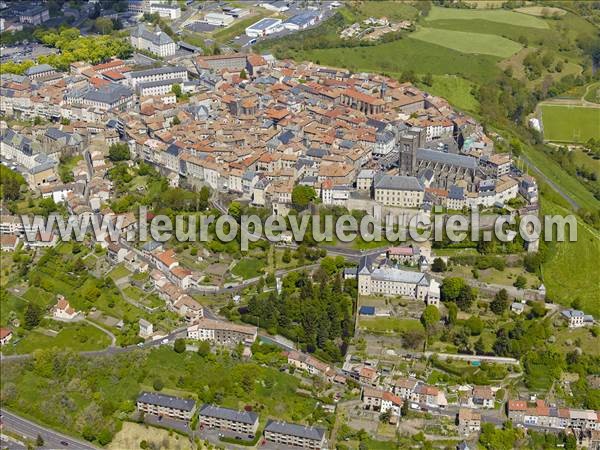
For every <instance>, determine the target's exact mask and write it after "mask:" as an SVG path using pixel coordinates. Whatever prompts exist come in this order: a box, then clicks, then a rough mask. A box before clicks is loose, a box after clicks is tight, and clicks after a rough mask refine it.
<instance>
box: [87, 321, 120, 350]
mask: <svg viewBox="0 0 600 450" xmlns="http://www.w3.org/2000/svg"><path fill="white" fill-rule="evenodd" d="M83 320H84V322H87V323H89V324H90V325H91V326H93V327H95V328H98V329H99V330H100V331H102V332H103V333H105V334H106V335H108V337H109V338H110V347H115V346H116V345H117V337H116V336H115V335H114V334H112V333H111V332H110V331H109V330H107V329H106V328H103V327H101V326H100V325H98V324H97V323H94V322H92V321H91V320H88V319H83Z"/></svg>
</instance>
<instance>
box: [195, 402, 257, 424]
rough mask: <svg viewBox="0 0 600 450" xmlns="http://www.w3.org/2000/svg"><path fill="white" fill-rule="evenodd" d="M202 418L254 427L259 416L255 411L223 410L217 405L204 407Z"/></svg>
mask: <svg viewBox="0 0 600 450" xmlns="http://www.w3.org/2000/svg"><path fill="white" fill-rule="evenodd" d="M198 414H199V415H200V416H205V417H214V418H215V419H225V420H231V421H233V422H241V423H247V424H249V425H254V424H255V423H256V421H257V420H258V414H256V413H255V412H253V411H236V410H234V409H229V408H221V407H220V406H215V405H208V404H205V405H202V408H201V409H200V412H199V413H198Z"/></svg>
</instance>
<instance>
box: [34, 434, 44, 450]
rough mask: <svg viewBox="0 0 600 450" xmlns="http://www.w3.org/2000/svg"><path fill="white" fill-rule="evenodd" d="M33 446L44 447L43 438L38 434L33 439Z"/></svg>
mask: <svg viewBox="0 0 600 450" xmlns="http://www.w3.org/2000/svg"><path fill="white" fill-rule="evenodd" d="M35 445H36V447H42V446H43V445H44V438H43V437H42V435H41V434H38V435H37V437H36V438H35Z"/></svg>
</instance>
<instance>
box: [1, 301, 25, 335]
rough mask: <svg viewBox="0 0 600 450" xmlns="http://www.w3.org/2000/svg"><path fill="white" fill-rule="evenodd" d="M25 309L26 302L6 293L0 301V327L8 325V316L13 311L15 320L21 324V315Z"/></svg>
mask: <svg viewBox="0 0 600 450" xmlns="http://www.w3.org/2000/svg"><path fill="white" fill-rule="evenodd" d="M26 307H27V302H26V301H25V300H23V299H22V298H19V297H17V296H15V295H13V294H11V293H10V292H6V294H5V295H3V296H2V299H1V300H0V325H2V326H3V327H5V326H7V325H8V316H9V314H10V312H11V311H14V312H15V314H16V315H17V318H18V319H19V320H20V322H21V323H23V314H24V313H25V308H26Z"/></svg>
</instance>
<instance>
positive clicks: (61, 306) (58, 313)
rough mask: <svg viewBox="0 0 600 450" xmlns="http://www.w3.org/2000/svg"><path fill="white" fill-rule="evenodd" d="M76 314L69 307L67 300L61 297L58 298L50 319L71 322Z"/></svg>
mask: <svg viewBox="0 0 600 450" xmlns="http://www.w3.org/2000/svg"><path fill="white" fill-rule="evenodd" d="M78 314H79V313H78V312H77V311H75V310H74V309H73V308H72V307H71V305H69V302H68V301H67V299H65V298H64V297H63V296H62V295H59V296H58V301H57V302H56V305H54V307H53V308H52V317H54V318H55V319H61V320H73V319H74V318H75V317H77V315H78Z"/></svg>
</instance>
